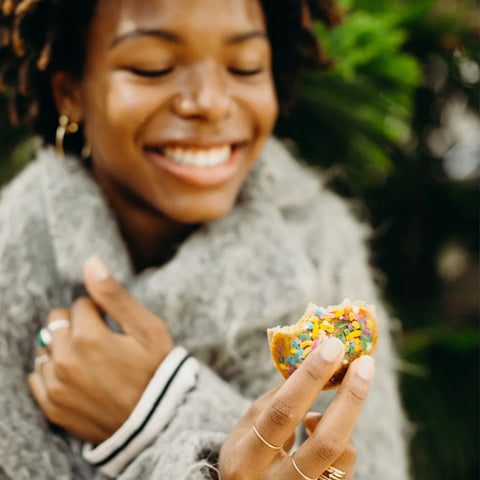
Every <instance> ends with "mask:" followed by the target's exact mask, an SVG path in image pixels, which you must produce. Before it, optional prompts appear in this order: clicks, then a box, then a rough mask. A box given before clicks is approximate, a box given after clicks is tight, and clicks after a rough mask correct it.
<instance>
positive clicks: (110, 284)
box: [98, 279, 123, 300]
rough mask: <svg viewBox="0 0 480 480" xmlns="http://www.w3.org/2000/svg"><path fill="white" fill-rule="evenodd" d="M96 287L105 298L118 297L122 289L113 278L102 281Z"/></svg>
mask: <svg viewBox="0 0 480 480" xmlns="http://www.w3.org/2000/svg"><path fill="white" fill-rule="evenodd" d="M98 288H99V290H100V293H101V295H102V296H103V297H104V298H105V299H106V300H110V299H111V300H113V299H116V298H118V297H119V296H120V295H121V293H122V291H123V287H122V286H121V285H120V284H119V283H118V282H116V281H115V280H113V279H110V280H107V281H105V282H103V283H102V284H101V285H99V287H98Z"/></svg>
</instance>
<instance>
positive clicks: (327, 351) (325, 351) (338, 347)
mask: <svg viewBox="0 0 480 480" xmlns="http://www.w3.org/2000/svg"><path fill="white" fill-rule="evenodd" d="M344 349H345V347H344V346H343V343H342V342H341V341H340V340H339V339H338V338H335V337H332V338H329V339H328V340H327V341H326V342H325V344H324V345H323V348H322V357H323V358H324V359H325V360H327V362H333V361H334V360H335V359H336V358H337V357H338V356H339V355H340V353H341V352H343V351H344Z"/></svg>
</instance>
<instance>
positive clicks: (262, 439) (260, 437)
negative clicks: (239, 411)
mask: <svg viewBox="0 0 480 480" xmlns="http://www.w3.org/2000/svg"><path fill="white" fill-rule="evenodd" d="M252 428H253V431H254V432H255V435H256V436H257V437H258V438H259V439H260V440H261V441H262V442H263V443H264V444H265V445H266V446H267V447H269V448H271V449H273V450H280V449H281V448H282V447H283V445H280V446H279V447H277V446H276V445H272V444H271V443H270V442H267V440H265V439H264V438H263V437H262V436H261V435H260V433H259V431H258V430H257V427H256V426H255V424H253V425H252Z"/></svg>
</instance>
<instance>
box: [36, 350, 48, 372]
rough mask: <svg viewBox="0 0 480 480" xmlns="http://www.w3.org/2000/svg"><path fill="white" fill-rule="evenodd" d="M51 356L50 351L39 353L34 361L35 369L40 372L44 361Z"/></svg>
mask: <svg viewBox="0 0 480 480" xmlns="http://www.w3.org/2000/svg"><path fill="white" fill-rule="evenodd" d="M49 358H50V355H48V353H44V354H42V355H38V356H37V357H35V360H34V363H33V367H34V369H35V371H36V372H39V371H40V368H41V366H42V365H43V364H44V363H46V362H48V360H49Z"/></svg>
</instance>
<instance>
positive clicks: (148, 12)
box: [93, 0, 265, 36]
mask: <svg viewBox="0 0 480 480" xmlns="http://www.w3.org/2000/svg"><path fill="white" fill-rule="evenodd" d="M93 23H94V29H96V30H97V29H98V28H95V27H100V28H101V31H102V33H103V34H107V35H112V36H115V35H119V34H122V33H126V32H128V31H131V30H134V29H136V28H146V29H149V28H155V27H159V26H162V27H165V26H167V27H168V28H171V29H175V30H182V31H184V32H185V33H188V31H195V32H198V33H201V32H204V33H205V34H206V33H212V31H215V32H218V33H221V32H222V31H225V34H228V33H231V32H232V30H238V32H241V31H243V30H251V29H255V30H262V31H265V22H264V17H263V11H262V7H261V5H260V0H100V1H99V2H98V6H97V12H96V15H95V18H94V22H93Z"/></svg>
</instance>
